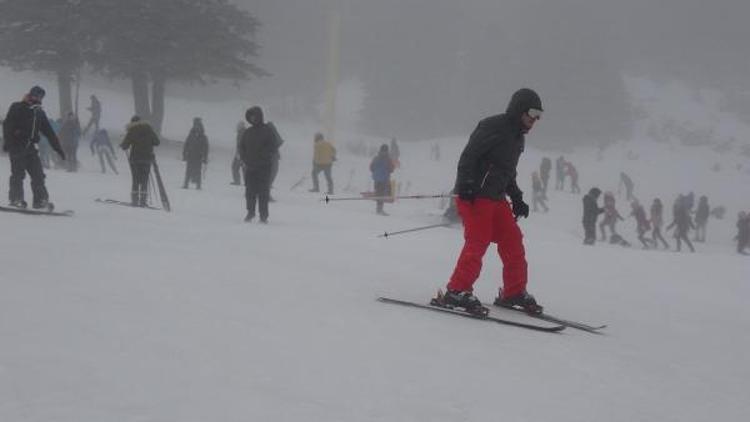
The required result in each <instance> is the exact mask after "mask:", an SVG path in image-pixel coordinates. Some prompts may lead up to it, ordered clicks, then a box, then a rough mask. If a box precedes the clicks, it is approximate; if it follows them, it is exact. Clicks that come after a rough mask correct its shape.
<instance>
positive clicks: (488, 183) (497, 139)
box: [455, 89, 542, 200]
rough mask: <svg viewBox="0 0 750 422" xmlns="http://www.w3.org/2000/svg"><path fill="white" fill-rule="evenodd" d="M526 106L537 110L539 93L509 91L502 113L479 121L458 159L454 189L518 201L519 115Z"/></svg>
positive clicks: (521, 134)
mask: <svg viewBox="0 0 750 422" xmlns="http://www.w3.org/2000/svg"><path fill="white" fill-rule="evenodd" d="M530 108H536V109H539V110H541V109H542V104H541V100H540V99H539V96H538V95H537V94H536V93H535V92H534V91H532V90H530V89H521V90H519V91H517V92H516V93H515V94H513V97H512V98H511V100H510V102H509V103H508V108H507V110H506V112H505V114H499V115H496V116H492V117H488V118H486V119H483V120H482V121H480V122H479V124H478V125H477V127H476V129H474V132H472V134H471V136H470V137H469V142H468V143H467V144H466V147H464V150H463V152H462V153H461V158H460V159H459V161H458V171H457V174H456V184H455V190H456V192H457V193H458V194H461V193H462V192H467V191H473V192H476V194H477V195H476V196H477V197H484V198H489V199H494V200H500V199H504V198H505V195H506V194H507V195H508V196H510V198H511V199H513V200H520V199H521V198H522V197H523V192H522V191H521V189H519V188H518V184H517V183H516V167H517V165H518V159H519V157H520V156H521V153H522V152H523V150H524V142H525V140H524V134H523V129H522V124H521V115H522V114H523V113H525V112H527V111H528V110H529V109H530Z"/></svg>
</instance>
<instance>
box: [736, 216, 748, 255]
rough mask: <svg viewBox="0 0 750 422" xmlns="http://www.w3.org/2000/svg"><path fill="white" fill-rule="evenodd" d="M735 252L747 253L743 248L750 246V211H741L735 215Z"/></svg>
mask: <svg viewBox="0 0 750 422" xmlns="http://www.w3.org/2000/svg"><path fill="white" fill-rule="evenodd" d="M735 239H736V240H737V253H739V254H743V255H747V254H746V253H745V249H746V248H748V247H750V213H746V212H744V211H741V212H740V213H739V214H738V215H737V236H736V238H735Z"/></svg>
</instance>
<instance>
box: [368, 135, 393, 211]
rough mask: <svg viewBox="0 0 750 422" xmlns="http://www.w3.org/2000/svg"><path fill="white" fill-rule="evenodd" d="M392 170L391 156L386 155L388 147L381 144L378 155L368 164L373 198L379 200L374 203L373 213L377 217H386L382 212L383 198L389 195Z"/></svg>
mask: <svg viewBox="0 0 750 422" xmlns="http://www.w3.org/2000/svg"><path fill="white" fill-rule="evenodd" d="M393 170H394V165H393V160H391V155H390V154H389V153H388V145H387V144H383V145H381V146H380V150H379V151H378V155H376V156H375V158H373V159H372V162H371V163H370V172H371V173H372V181H373V182H374V183H375V197H376V198H379V199H376V201H375V204H376V206H375V212H376V213H377V214H378V215H388V214H387V213H386V212H385V211H383V203H384V200H383V197H385V196H388V195H390V194H391V173H393Z"/></svg>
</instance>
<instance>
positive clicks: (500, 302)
mask: <svg viewBox="0 0 750 422" xmlns="http://www.w3.org/2000/svg"><path fill="white" fill-rule="evenodd" d="M495 306H500V307H503V308H519V309H522V310H524V311H526V313H528V314H532V315H539V314H541V313H542V311H544V307H542V306H541V305H539V304H538V303H536V299H534V296H532V295H530V294H529V293H528V292H526V291H525V290H524V291H523V292H521V293H519V294H517V295H514V296H511V297H504V296H503V291H502V290H500V294H499V295H498V296H497V298H496V299H495Z"/></svg>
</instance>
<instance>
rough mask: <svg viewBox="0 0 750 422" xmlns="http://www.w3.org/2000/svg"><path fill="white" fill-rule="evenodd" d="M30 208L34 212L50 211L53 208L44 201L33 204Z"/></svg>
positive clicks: (49, 203)
mask: <svg viewBox="0 0 750 422" xmlns="http://www.w3.org/2000/svg"><path fill="white" fill-rule="evenodd" d="M31 207H32V208H34V209H35V210H47V211H52V209H53V208H54V206H53V205H52V203H51V202H49V201H48V200H46V199H42V200H41V201H36V202H34V204H33V205H32V206H31Z"/></svg>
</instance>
